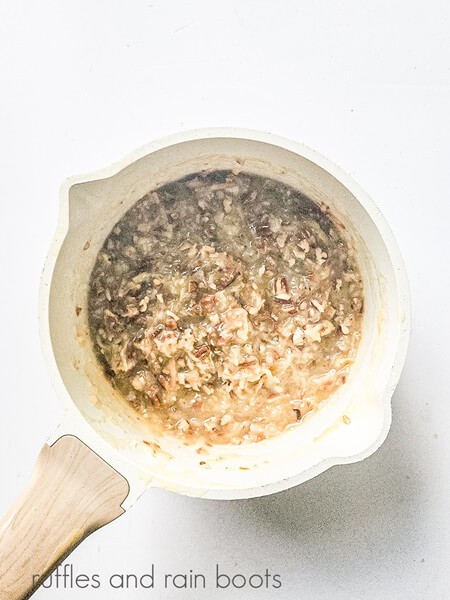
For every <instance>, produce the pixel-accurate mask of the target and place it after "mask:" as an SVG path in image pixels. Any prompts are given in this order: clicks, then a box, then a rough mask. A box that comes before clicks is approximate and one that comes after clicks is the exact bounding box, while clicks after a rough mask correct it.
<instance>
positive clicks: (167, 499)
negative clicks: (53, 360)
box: [0, 0, 450, 600]
mask: <svg viewBox="0 0 450 600" xmlns="http://www.w3.org/2000/svg"><path fill="white" fill-rule="evenodd" d="M449 24H450V5H449V3H448V2H447V1H442V2H439V1H437V0H431V1H428V2H418V1H415V2H414V1H412V0H409V1H393V0H377V1H376V2H375V1H374V2H368V1H366V2H364V1H362V0H315V1H306V0H294V1H288V0H285V1H279V2H272V1H271V2H268V1H264V0H258V1H253V0H252V1H245V0H240V1H234V0H228V1H227V2H214V1H213V0H209V1H204V2H202V1H196V0H194V1H191V2H183V1H181V0H180V1H179V2H175V1H170V0H169V1H168V0H165V1H162V0H147V1H142V0H134V1H125V0H123V1H119V0H108V1H106V0H95V1H92V0H77V1H76V2H75V1H62V2H61V1H58V0H54V1H50V0H40V1H39V2H32V1H31V0H29V1H28V2H22V1H18V0H14V1H13V0H2V2H1V7H0V78H1V79H0V81H1V94H0V160H1V177H0V199H1V208H2V212H1V215H2V216H1V230H0V273H1V282H2V283H1V294H0V311H1V316H2V318H1V325H0V352H1V377H2V395H1V413H0V482H1V483H0V511H1V512H3V511H4V510H5V509H6V508H7V506H8V505H9V504H10V502H11V501H12V500H13V498H14V497H15V496H16V494H17V493H18V492H19V490H20V489H21V488H22V486H23V485H24V484H25V482H26V479H27V477H28V474H29V472H30V470H31V468H32V464H33V462H34V459H35V457H36V455H37V453H38V451H39V449H40V447H41V445H42V444H43V442H44V440H45V439H46V437H47V435H48V434H49V433H50V432H51V431H52V430H53V429H54V428H55V426H56V425H57V424H58V422H59V420H60V418H61V408H60V405H59V403H58V400H57V398H56V396H55V393H54V392H53V390H52V388H51V385H50V382H49V378H48V376H47V373H46V369H45V365H44V363H43V360H42V357H41V352H40V346H39V336H38V329H37V294H38V286H39V276H40V271H41V268H42V265H43V263H44V259H45V255H46V251H47V248H48V246H49V243H50V239H51V237H52V235H53V232H54V229H55V225H56V219H57V204H58V188H59V185H60V182H61V181H62V180H63V179H64V178H65V177H66V176H69V175H72V174H75V173H80V172H86V171H91V170H96V169H98V168H101V167H104V166H106V165H108V164H109V163H111V162H113V161H115V160H117V159H119V158H121V157H122V156H123V155H124V154H126V153H128V152H129V151H130V150H131V149H133V148H134V147H136V146H139V145H141V144H143V143H145V142H147V141H149V140H152V139H154V138H157V137H160V136H162V135H165V134H168V133H173V132H176V131H179V130H183V129H191V128H195V127H200V126H230V125H231V126H241V127H247V128H255V129H262V130H268V131H271V132H274V133H277V134H280V135H284V136H286V137H289V138H292V139H295V140H298V141H301V142H303V143H305V144H307V145H309V146H311V147H313V148H314V149H316V150H318V151H319V152H321V153H322V154H324V155H325V156H327V157H329V158H330V159H332V160H333V161H335V162H336V163H338V164H339V165H340V166H342V167H343V168H344V169H345V170H347V171H348V172H349V173H350V174H351V175H353V176H354V178H355V179H356V180H357V181H358V182H359V183H360V184H361V185H362V186H363V188H365V189H366V191H367V192H369V194H370V195H371V196H372V197H373V199H374V200H375V202H376V203H377V204H378V206H379V207H380V208H381V209H382V211H383V213H384V214H385V216H386V218H387V219H388V221H389V222H390V224H391V226H392V228H393V230H394V233H395V234H396V236H397V238H398V241H399V244H400V247H401V248H402V251H403V253H404V256H405V259H406V263H407V267H408V270H409V275H410V280H411V291H412V298H413V311H414V318H413V333H412V339H411V346H410V351H409V355H408V359H407V363H406V367H405V370H404V373H403V376H402V379H401V382H400V385H399V387H398V389H397V391H396V393H395V396H394V421H393V426H392V430H391V432H390V434H389V437H388V439H387V441H386V443H385V444H384V445H383V447H382V448H381V449H380V450H379V451H378V452H377V453H376V454H375V455H373V456H372V457H371V458H369V459H367V460H366V461H364V462H363V463H359V464H355V465H352V466H342V467H335V468H333V469H332V470H331V471H328V472H327V473H325V474H323V475H322V476H320V477H319V478H317V479H315V480H313V481H310V482H308V483H306V484H304V485H302V486H301V487H299V488H296V489H292V490H290V491H287V492H284V493H281V494H278V495H275V496H272V497H266V498H262V499H257V500H248V501H237V502H229V503H226V502H214V501H205V500H197V499H190V498H184V497H180V496H177V495H173V494H169V493H166V492H162V491H155V492H150V493H148V494H146V495H145V497H143V498H142V499H141V500H140V501H139V502H138V503H137V505H136V506H135V507H134V508H133V509H132V510H131V511H130V512H129V513H128V514H127V515H125V516H124V517H122V518H121V519H119V520H118V521H116V522H115V523H113V524H112V525H110V526H108V527H106V528H104V529H103V530H102V531H100V532H98V533H96V534H94V535H93V536H92V537H91V538H90V539H88V540H87V541H86V542H85V543H83V544H82V545H81V546H80V547H79V548H78V549H77V550H76V551H75V552H74V554H73V555H72V557H71V559H70V560H71V562H73V564H74V566H75V569H76V571H77V572H79V573H81V572H85V573H88V574H92V573H100V574H102V575H103V576H104V577H106V576H107V575H108V574H111V573H114V572H137V573H142V572H145V571H146V570H148V569H149V568H150V565H151V563H153V562H154V563H155V564H156V569H157V574H162V573H163V572H165V571H170V572H173V573H176V572H183V571H188V570H189V569H190V568H192V569H194V570H196V571H198V572H203V573H205V574H212V573H213V572H214V566H215V564H216V563H220V565H221V566H222V567H223V569H224V570H227V571H228V572H236V573H237V572H239V573H243V574H247V575H251V574H252V573H259V572H263V571H264V570H265V568H266V567H267V568H269V570H270V571H271V572H272V573H279V574H280V575H281V577H282V581H283V585H282V588H281V589H280V590H269V591H267V592H262V591H259V592H254V593H251V592H244V591H236V592H234V593H233V592H231V591H229V590H228V591H227V590H222V591H219V592H217V591H214V590H213V589H212V587H211V588H209V589H208V590H206V591H191V592H181V591H178V592H173V591H172V592H170V593H169V592H163V591H161V590H159V591H153V592H151V591H147V592H145V591H142V590H141V591H127V592H123V591H122V592H121V591H116V592H113V591H108V590H106V589H100V590H98V591H96V592H95V591H63V592H61V591H56V590H53V591H52V590H41V591H39V592H38V593H37V594H36V598H39V599H42V600H44V599H49V600H50V599H51V598H54V599H56V598H58V599H61V598H62V599H63V600H72V599H73V600H75V599H82V598H98V599H99V600H103V599H106V598H108V599H109V598H127V599H134V598H136V599H141V598H142V599H144V598H158V599H166V598H167V599H169V600H176V599H177V598H180V599H181V598H183V599H187V600H194V599H195V600H197V599H198V600H201V599H203V598H204V599H205V600H206V599H208V600H210V599H215V598H221V599H225V600H232V599H237V598H261V599H269V598H270V599H271V600H272V599H273V600H276V599H279V600H288V599H289V600H294V599H295V600H318V599H321V600H328V599H333V600H344V599H345V600H361V599H362V598H365V599H368V600H384V599H389V600H448V599H449V598H450V591H449V590H450V578H449V569H448V563H449V560H450V525H449V514H450V506H449V492H450V464H449V463H450V460H449V459H450V436H449V434H448V431H449V427H450V409H449V403H450V398H449V395H448V389H449V373H450V368H449V362H450V351H449V341H448V335H449V319H450V304H449V268H448V259H449V244H450V235H449V216H450V215H449V209H448V206H449V195H450V191H449V190H450V153H449V137H450V117H449V110H450V109H449V107H450V42H449V34H448V31H449ZM0 595H1V594H0Z"/></svg>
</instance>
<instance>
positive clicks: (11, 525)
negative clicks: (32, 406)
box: [0, 435, 129, 600]
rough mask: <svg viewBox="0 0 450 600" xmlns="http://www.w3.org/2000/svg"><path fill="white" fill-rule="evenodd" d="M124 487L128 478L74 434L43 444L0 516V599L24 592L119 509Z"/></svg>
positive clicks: (16, 598) (15, 599)
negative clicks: (22, 486) (30, 470)
mask: <svg viewBox="0 0 450 600" xmlns="http://www.w3.org/2000/svg"><path fill="white" fill-rule="evenodd" d="M128 493H129V485H128V481H127V480H126V479H125V478H124V477H123V476H122V475H120V474H119V473H118V472H117V471H115V470H114V469H113V468H112V467H111V466H110V465H109V464H108V463H106V462H105V461H104V460H103V459H102V458H100V456H98V455H97V454H95V452H93V451H92V450H91V449H90V448H88V446H86V445H85V444H84V443H83V442H82V441H80V440H79V439H78V438H76V437H74V436H71V435H66V436H63V437H61V438H60V439H58V440H57V441H56V442H55V443H54V444H53V445H52V446H48V445H45V446H44V447H43V449H42V451H41V453H40V455H39V458H38V461H37V463H36V466H35V469H34V472H33V475H32V478H31V481H30V483H29V486H28V488H27V489H26V490H25V492H24V493H23V494H22V496H21V497H20V498H19V499H18V500H17V502H16V503H15V504H14V505H13V506H12V507H11V509H10V510H9V512H8V513H7V514H6V515H5V517H4V518H3V519H2V520H0V600H23V599H25V598H29V597H30V596H31V595H32V594H33V592H35V591H36V589H37V588H38V587H39V586H40V584H41V583H42V582H43V581H44V580H45V579H46V578H47V577H48V576H49V575H50V573H51V572H52V571H53V570H54V569H55V568H56V567H57V566H58V565H59V564H60V563H61V561H63V560H64V558H66V556H67V555H68V554H70V552H71V551H72V550H73V549H74V548H75V547H76V546H77V545H78V544H79V543H80V542H81V541H82V540H83V539H85V538H86V537H87V536H88V535H89V534H90V533H92V532H93V531H95V530H97V529H99V528H100V527H102V526H103V525H106V524H107V523H110V522H111V521H113V520H114V519H116V518H117V517H119V516H120V515H121V514H123V513H124V509H123V508H122V504H123V502H124V500H125V499H126V497H127V496H128Z"/></svg>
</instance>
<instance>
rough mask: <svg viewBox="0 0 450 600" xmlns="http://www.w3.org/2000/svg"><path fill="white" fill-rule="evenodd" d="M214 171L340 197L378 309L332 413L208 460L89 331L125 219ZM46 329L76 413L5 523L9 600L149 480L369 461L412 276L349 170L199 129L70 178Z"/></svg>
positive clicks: (336, 201) (206, 482) (340, 213)
mask: <svg viewBox="0 0 450 600" xmlns="http://www.w3.org/2000/svg"><path fill="white" fill-rule="evenodd" d="M203 169H239V170H241V171H247V172H249V173H254V174H259V175H263V176H266V177H271V178H273V179H276V180H279V181H281V182H283V183H286V184H288V185H291V186H293V187H294V188H296V189H299V190H301V191H302V192H303V193H304V194H306V195H307V196H309V197H310V198H311V199H313V200H315V201H316V202H318V203H324V204H326V205H327V206H328V207H329V209H330V211H331V213H332V214H333V215H334V217H335V218H336V219H337V220H339V222H340V223H341V224H342V225H343V226H344V227H345V231H346V235H347V236H348V237H349V239H351V241H352V243H353V244H354V247H355V249H356V255H357V258H358V262H359V266H360V270H361V272H362V276H363V282H364V288H365V310H364V321H363V333H362V338H361V342H360V345H359V348H358V352H357V356H356V359H355V362H354V364H353V366H352V368H351V372H350V374H349V377H348V379H347V382H346V383H345V384H344V385H343V386H341V387H340V388H339V390H338V391H337V392H336V393H335V394H334V395H333V396H332V397H331V398H329V399H328V400H327V401H326V402H325V403H323V405H322V406H321V408H320V410H318V411H316V412H314V413H309V414H308V415H306V417H305V418H304V419H302V421H301V422H300V423H299V424H298V425H297V426H296V427H293V428H291V429H289V430H287V431H286V432H285V433H283V434H280V435H278V436H275V437H273V438H271V439H268V440H265V441H262V442H258V443H255V444H247V445H240V446H239V445H238V446H227V445H217V446H211V447H209V448H208V449H207V454H206V455H205V454H203V455H202V456H201V461H200V460H199V454H198V453H197V452H196V447H195V444H194V445H185V444H183V443H182V441H180V440H179V439H177V438H175V437H170V436H168V435H167V434H166V435H162V434H160V433H156V432H153V431H151V430H149V427H148V425H146V423H145V422H144V421H142V420H140V419H139V418H138V416H137V414H136V413H135V412H133V411H132V409H131V408H130V407H129V405H128V404H127V403H126V402H125V401H124V400H123V399H122V398H121V397H120V396H119V395H118V393H117V392H116V391H115V389H114V388H113V387H112V385H111V383H110V382H109V381H108V379H107V378H106V377H105V375H104V372H103V369H102V368H101V366H100V364H99V362H98V360H97V358H96V356H95V354H94V350H93V346H92V344H91V341H90V337H89V329H88V315H87V312H88V311H87V292H88V282H89V276H90V273H91V270H92V267H93V265H94V262H95V259H96V256H97V253H98V251H99V249H100V248H101V246H102V244H103V242H104V240H105V239H106V237H107V235H108V234H109V232H110V231H111V229H112V228H113V226H114V225H115V223H116V222H117V221H118V220H119V219H120V218H121V217H122V216H123V214H124V213H125V212H126V211H127V210H128V209H129V208H130V207H131V206H132V205H133V204H134V203H135V202H136V201H137V200H139V199H140V198H141V197H142V196H144V195H145V194H146V193H147V192H149V191H150V190H152V189H154V188H156V187H158V186H160V185H162V184H164V183H167V182H169V181H172V180H175V179H178V178H180V177H183V176H185V175H188V174H191V173H195V172H198V171H201V170H203ZM40 328H41V334H42V344H43V349H44V353H45V357H46V360H47V363H48V366H49V369H50V372H51V377H52V380H53V384H54V386H55V388H56V391H57V393H58V395H59V397H60V399H61V402H62V404H63V406H64V417H63V419H62V423H61V425H60V426H59V427H58V429H57V430H56V431H55V432H54V433H53V434H52V435H51V436H50V438H49V440H48V442H47V443H46V445H45V446H44V448H43V449H42V452H41V454H40V456H39V458H38V461H37V464H36V467H35V470H34V473H33V475H32V478H31V481H30V484H29V486H28V488H27V490H26V491H25V492H24V494H23V495H22V496H21V498H20V499H19V500H18V501H17V502H16V503H15V504H14V506H13V507H12V508H11V509H10V511H9V512H8V514H7V515H6V516H5V517H4V519H3V520H2V521H1V523H0V598H1V599H2V600H6V599H7V600H13V599H14V600H17V599H19V598H27V597H29V596H30V595H31V594H32V593H33V591H34V590H35V589H36V588H37V587H38V586H39V585H40V584H41V583H42V582H43V581H44V580H45V578H46V577H47V576H48V575H49V574H50V573H51V572H52V570H53V569H55V568H56V567H57V565H58V564H59V563H60V562H61V561H62V560H63V559H64V558H65V557H66V556H67V555H68V554H69V553H70V551H71V550H72V549H73V548H74V547H75V546H76V545H77V544H78V543H79V542H81V541H82V540H83V539H84V538H85V537H86V536H88V535H89V534H90V533H92V532H93V531H94V530H96V529H98V528H99V527H101V526H103V525H105V524H106V523H109V522H111V521H112V520H114V519H116V518H117V517H119V516H120V515H122V514H123V513H124V512H126V511H127V510H128V509H129V508H130V506H131V505H132V504H133V503H134V502H135V501H136V500H137V499H138V498H139V496H140V495H141V494H142V493H143V492H144V491H145V490H146V489H148V488H153V487H159V488H163V489H165V490H170V491H173V492H178V493H180V494H186V495H189V496H195V497H201V498H217V499H227V500H233V499H239V498H251V497H254V496H262V495H265V494H272V493H274V492H278V491H280V490H284V489H286V488H289V487H292V486H296V485H298V484H301V483H302V482H304V481H306V480H308V479H310V478H311V477H315V476H316V475H318V474H319V473H321V472H323V471H324V470H325V469H328V468H329V467H331V466H332V465H336V464H338V463H351V462H355V461H358V460H361V459H363V458H365V457H367V456H369V455H370V454H371V453H372V452H374V451H375V450H376V449H377V448H378V447H379V446H380V445H381V443H382V442H383V440H384V439H385V437H386V435H387V432H388V429H389V426H390V421H391V404H390V402H391V397H392V394H393V391H394V388H395V385H396V383H397V381H398V379H399V376H400V371H401V368H402V365H403V362H404V358H405V353H406V347H407V340H408V331H409V297H408V284H407V277H406V273H405V268H404V265H403V261H402V258H401V255H400V252H399V250H398V247H397V244H396V242H395V240H394V237H393V235H392V233H391V231H390V229H389V227H388V226H387V224H386V222H385V220H384V218H383V216H382V215H381V213H380V212H379V211H378V209H377V208H376V207H375V205H374V204H373V203H372V201H371V200H370V199H369V197H368V196H367V194H365V193H364V192H363V191H362V190H361V189H360V188H359V187H358V185H357V184H356V183H355V182H354V181H353V180H352V179H351V178H350V177H349V176H348V175H347V174H345V173H344V172H343V171H342V170H341V169H340V168H338V167H337V166H335V165H334V164H332V163H331V162H330V161H329V160H327V159H325V158H323V157H322V156H320V155H319V154H317V153H316V152H314V151H312V150H310V149H309V148H307V147H305V146H302V145H301V144H298V143H294V142H291V141H288V140H285V139H282V138H279V137H276V136H273V135H269V134H266V133H259V132H254V131H247V130H236V129H213V130H199V131H194V132H188V133H182V134H179V135H175V136H172V137H169V138H167V139H164V140H162V141H157V142H153V143H151V144H149V145H147V146H145V147H143V148H141V149H139V150H137V151H135V152H134V153H132V154H131V155H130V156H129V157H127V158H126V159H125V160H123V161H121V162H119V163H117V164H115V165H113V166H111V167H109V168H107V169H105V170H103V171H100V172H97V173H94V174H91V175H85V176H79V177H73V178H71V179H69V180H68V181H67V182H66V183H65V184H64V185H63V187H62V191H61V208H60V218H59V226H58V230H57V233H56V236H55V239H54V241H53V244H52V247H51V250H50V253H49V256H48V260H47V264H46V267H45V270H44V273H43V277H42V286H41V299H40Z"/></svg>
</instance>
